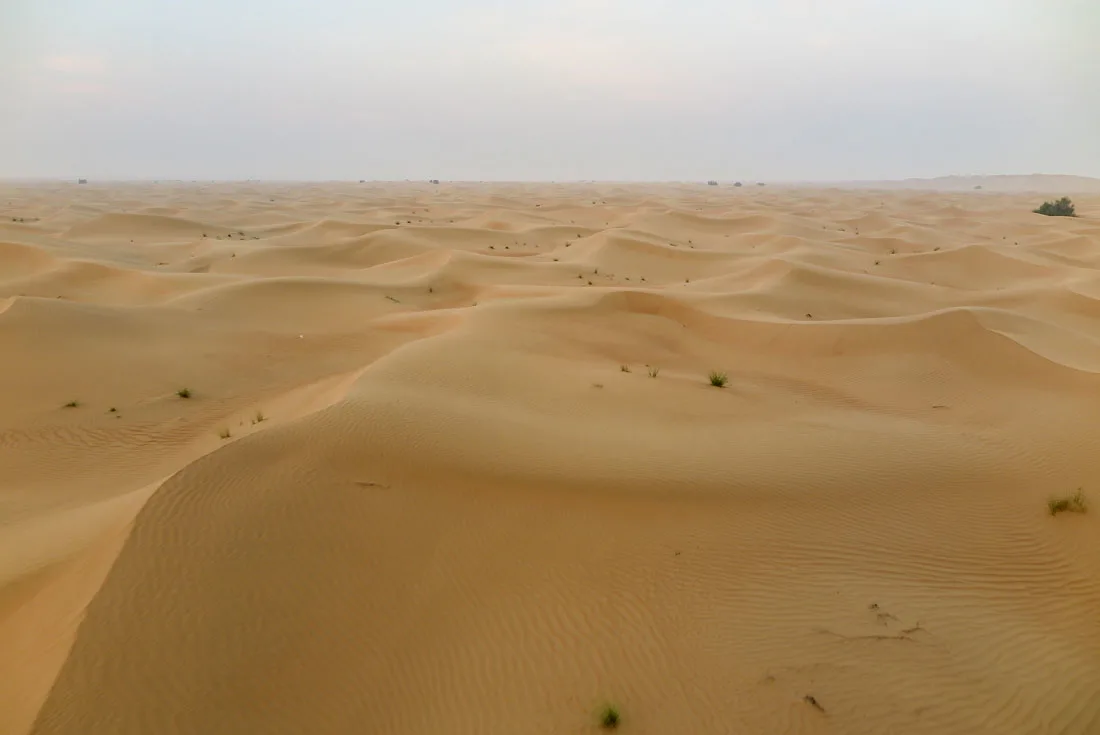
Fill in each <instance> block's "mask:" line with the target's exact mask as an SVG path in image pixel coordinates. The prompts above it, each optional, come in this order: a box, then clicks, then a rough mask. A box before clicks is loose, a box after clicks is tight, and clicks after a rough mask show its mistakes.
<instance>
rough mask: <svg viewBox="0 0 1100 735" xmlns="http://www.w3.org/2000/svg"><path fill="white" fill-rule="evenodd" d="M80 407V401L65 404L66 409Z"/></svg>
mask: <svg viewBox="0 0 1100 735" xmlns="http://www.w3.org/2000/svg"><path fill="white" fill-rule="evenodd" d="M79 405H80V401H69V402H68V403H66V404H65V408H76V407H77V406H79Z"/></svg>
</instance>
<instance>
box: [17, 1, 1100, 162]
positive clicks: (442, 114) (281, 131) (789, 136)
mask: <svg viewBox="0 0 1100 735" xmlns="http://www.w3.org/2000/svg"><path fill="white" fill-rule="evenodd" d="M0 95H2V99H3V100H4V103H3V106H2V107H0V110H2V113H0V177H28V176H36V177H37V176H43V177H76V176H86V177H89V178H95V179H107V178H186V179H192V178H203V179H214V178H219V179H226V178H229V179H243V178H266V179H273V178H279V179H361V178H363V179H406V178H412V179H425V178H431V177H434V178H441V179H474V180H480V179H556V180H566V179H646V180H670V179H676V180H682V179H693V180H698V179H707V178H722V179H729V178H744V179H765V180H791V179H802V180H805V179H816V180H838V179H855V178H861V179H864V178H903V177H909V176H936V175H942V174H951V173H1033V172H1045V173H1074V174H1083V175H1091V176H1100V0H559V1H558V2H551V1H550V0H510V1H506V0H403V1H402V0H392V1H390V2H384V3H383V2H376V1H374V0H0Z"/></svg>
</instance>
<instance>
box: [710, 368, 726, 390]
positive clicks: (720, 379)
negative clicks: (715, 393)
mask: <svg viewBox="0 0 1100 735" xmlns="http://www.w3.org/2000/svg"><path fill="white" fill-rule="evenodd" d="M707 379H708V380H710V384H711V385H713V386H714V387H715V388H725V387H726V383H728V382H729V381H730V379H729V376H728V375H726V374H725V373H721V372H718V371H717V370H711V371H710V373H709V374H708V375H707Z"/></svg>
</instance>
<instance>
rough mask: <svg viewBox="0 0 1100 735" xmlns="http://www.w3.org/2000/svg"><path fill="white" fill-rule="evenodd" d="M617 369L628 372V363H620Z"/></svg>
mask: <svg viewBox="0 0 1100 735" xmlns="http://www.w3.org/2000/svg"><path fill="white" fill-rule="evenodd" d="M619 369H620V370H622V371H623V372H624V373H629V372H630V366H629V365H620V366H619Z"/></svg>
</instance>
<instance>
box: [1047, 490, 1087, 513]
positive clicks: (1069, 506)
mask: <svg viewBox="0 0 1100 735" xmlns="http://www.w3.org/2000/svg"><path fill="white" fill-rule="evenodd" d="M1088 509H1089V506H1088V501H1087V500H1085V494H1084V493H1083V492H1082V491H1081V490H1080V489H1078V490H1077V492H1075V493H1074V494H1073V495H1066V496H1063V497H1060V498H1051V499H1050V500H1048V501H1047V510H1049V511H1050V514H1051V515H1052V516H1056V515H1058V514H1059V513H1085V512H1086V511H1088Z"/></svg>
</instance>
